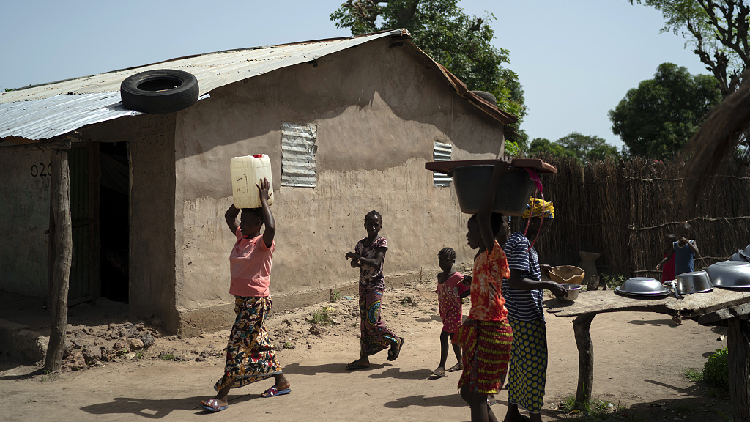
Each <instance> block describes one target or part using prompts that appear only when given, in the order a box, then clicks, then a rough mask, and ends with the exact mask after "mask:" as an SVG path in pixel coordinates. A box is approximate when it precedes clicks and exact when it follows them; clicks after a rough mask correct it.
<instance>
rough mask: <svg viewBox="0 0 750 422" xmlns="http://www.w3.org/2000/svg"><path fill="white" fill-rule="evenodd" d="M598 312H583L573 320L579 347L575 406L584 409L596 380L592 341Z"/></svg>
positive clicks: (574, 332)
mask: <svg viewBox="0 0 750 422" xmlns="http://www.w3.org/2000/svg"><path fill="white" fill-rule="evenodd" d="M595 316H596V314H593V313H592V314H583V315H580V316H578V317H576V319H574V320H573V334H575V337H576V347H577V348H578V388H577V389H576V403H575V408H576V409H579V410H583V409H584V408H585V406H586V403H588V402H589V401H590V400H591V392H592V391H593V385H592V384H593V382H594V346H593V343H592V342H591V331H590V330H591V321H593V320H594V317H595Z"/></svg>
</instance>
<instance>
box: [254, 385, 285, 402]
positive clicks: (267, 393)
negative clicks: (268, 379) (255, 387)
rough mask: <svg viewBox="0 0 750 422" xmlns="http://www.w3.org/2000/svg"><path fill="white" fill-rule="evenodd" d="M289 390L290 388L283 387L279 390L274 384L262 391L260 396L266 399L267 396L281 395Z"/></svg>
mask: <svg viewBox="0 0 750 422" xmlns="http://www.w3.org/2000/svg"><path fill="white" fill-rule="evenodd" d="M291 392H292V389H291V388H285V389H283V390H279V389H278V388H276V386H275V385H274V386H273V387H271V388H269V389H268V390H266V391H264V392H263V394H261V395H260V396H261V397H263V398H264V399H267V398H269V397H276V396H283V395H284V394H289V393H291Z"/></svg>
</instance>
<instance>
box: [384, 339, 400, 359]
mask: <svg viewBox="0 0 750 422" xmlns="http://www.w3.org/2000/svg"><path fill="white" fill-rule="evenodd" d="M402 347H404V338H403V337H399V338H398V343H397V346H396V347H395V348H394V347H391V348H390V349H388V360H396V359H398V354H399V353H401V348H402Z"/></svg>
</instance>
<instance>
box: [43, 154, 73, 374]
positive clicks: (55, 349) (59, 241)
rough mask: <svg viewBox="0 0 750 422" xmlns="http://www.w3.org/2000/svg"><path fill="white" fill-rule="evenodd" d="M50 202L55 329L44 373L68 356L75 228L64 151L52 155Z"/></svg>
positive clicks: (52, 301) (52, 309) (51, 294)
mask: <svg viewBox="0 0 750 422" xmlns="http://www.w3.org/2000/svg"><path fill="white" fill-rule="evenodd" d="M50 190H51V194H50V201H51V203H52V218H53V220H54V222H55V228H56V230H55V240H54V241H55V250H56V256H55V258H54V259H55V264H54V267H53V274H52V291H51V292H50V298H51V301H50V306H51V311H52V329H51V332H50V337H49V345H48V346H47V356H46V357H45V359H44V369H45V370H47V371H50V372H55V371H58V370H60V368H61V367H62V359H63V353H64V352H65V332H66V331H67V326H68V288H69V283H70V266H71V263H72V260H73V226H72V222H71V217H70V168H69V166H68V152H67V151H66V150H64V149H55V150H53V151H52V183H51V189H50Z"/></svg>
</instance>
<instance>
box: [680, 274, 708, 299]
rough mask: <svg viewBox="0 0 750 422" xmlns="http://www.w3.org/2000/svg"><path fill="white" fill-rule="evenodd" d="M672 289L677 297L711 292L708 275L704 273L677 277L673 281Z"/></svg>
mask: <svg viewBox="0 0 750 422" xmlns="http://www.w3.org/2000/svg"><path fill="white" fill-rule="evenodd" d="M674 289H675V294H677V295H687V294H691V293H703V292H710V291H711V290H713V286H712V284H711V281H710V280H709V279H708V273H706V272H705V271H694V272H692V273H683V274H680V275H678V276H677V279H676V280H675V288H674Z"/></svg>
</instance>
